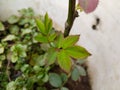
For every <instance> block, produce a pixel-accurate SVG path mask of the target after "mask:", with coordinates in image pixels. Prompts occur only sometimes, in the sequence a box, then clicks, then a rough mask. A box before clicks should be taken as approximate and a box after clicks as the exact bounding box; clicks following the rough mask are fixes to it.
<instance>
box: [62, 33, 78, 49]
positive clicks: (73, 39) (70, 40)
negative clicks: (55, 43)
mask: <svg viewBox="0 0 120 90" xmlns="http://www.w3.org/2000/svg"><path fill="white" fill-rule="evenodd" d="M78 40H79V35H71V36H68V37H66V38H65V39H64V40H63V41H62V48H64V49H65V48H67V47H70V46H72V45H75V44H76V42H77V41H78Z"/></svg>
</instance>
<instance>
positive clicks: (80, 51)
mask: <svg viewBox="0 0 120 90" xmlns="http://www.w3.org/2000/svg"><path fill="white" fill-rule="evenodd" d="M19 13H20V15H21V16H19V17H18V16H16V15H12V16H11V17H10V18H9V19H8V20H7V21H5V22H4V23H6V24H7V27H6V24H5V25H4V23H3V22H0V38H1V39H0V82H1V84H0V90H47V87H46V84H47V85H48V84H49V85H50V89H51V90H52V89H53V90H55V89H59V90H68V88H67V87H64V85H65V84H66V83H67V82H68V79H69V78H72V79H73V80H75V81H76V80H78V79H79V78H80V77H81V76H84V75H86V72H85V70H84V68H83V67H82V66H81V65H82V64H84V62H83V63H82V64H80V61H84V60H80V59H85V58H87V57H88V56H90V53H89V52H88V51H87V50H86V49H85V48H83V47H81V46H78V45H76V43H77V41H78V40H79V35H70V36H67V37H64V36H63V33H62V32H58V31H56V30H55V29H54V28H53V22H52V20H51V18H50V17H49V16H48V14H47V13H46V14H45V16H44V17H43V16H35V14H34V11H33V10H32V9H31V8H28V9H22V10H19ZM76 63H79V64H80V65H77V64H76ZM56 67H58V68H57V69H59V70H58V71H57V72H56V71H55V69H56ZM50 89H49V90H50Z"/></svg>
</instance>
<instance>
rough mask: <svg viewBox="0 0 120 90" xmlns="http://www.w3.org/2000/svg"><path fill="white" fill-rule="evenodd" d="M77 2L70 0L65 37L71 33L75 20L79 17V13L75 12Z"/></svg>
mask: <svg viewBox="0 0 120 90" xmlns="http://www.w3.org/2000/svg"><path fill="white" fill-rule="evenodd" d="M75 5H76V0H69V6H68V18H67V21H66V23H65V30H64V37H67V36H68V35H69V33H70V30H71V28H72V26H73V22H74V20H75V18H76V17H77V16H78V13H77V11H76V10H75Z"/></svg>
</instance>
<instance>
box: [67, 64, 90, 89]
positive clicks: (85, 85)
mask: <svg viewBox="0 0 120 90" xmlns="http://www.w3.org/2000/svg"><path fill="white" fill-rule="evenodd" d="M84 68H85V70H86V71H87V67H86V66H85V67H84ZM66 87H68V88H69V90H92V89H91V86H90V80H89V76H88V73H87V75H86V76H82V77H80V80H78V81H73V80H69V81H68V83H67V84H66Z"/></svg>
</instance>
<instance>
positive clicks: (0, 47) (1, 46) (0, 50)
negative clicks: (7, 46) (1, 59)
mask: <svg viewBox="0 0 120 90" xmlns="http://www.w3.org/2000/svg"><path fill="white" fill-rule="evenodd" d="M3 52H4V47H3V45H2V44H0V54H2V53H3Z"/></svg>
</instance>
